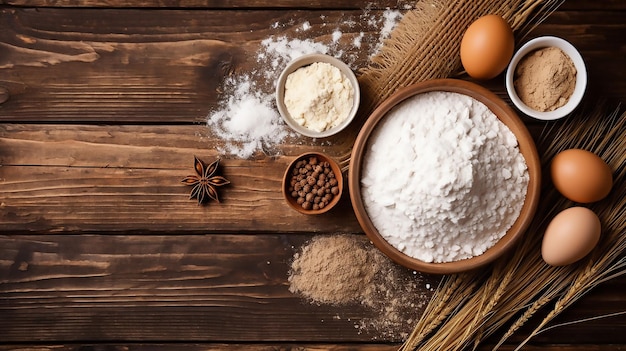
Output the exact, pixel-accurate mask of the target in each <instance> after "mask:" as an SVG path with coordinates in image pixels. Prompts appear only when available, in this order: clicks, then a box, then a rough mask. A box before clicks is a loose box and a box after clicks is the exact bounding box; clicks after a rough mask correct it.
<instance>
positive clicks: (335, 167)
mask: <svg viewBox="0 0 626 351" xmlns="http://www.w3.org/2000/svg"><path fill="white" fill-rule="evenodd" d="M313 156H315V157H317V160H318V162H328V163H329V164H330V168H331V170H332V171H333V173H334V174H335V179H337V187H338V188H339V193H338V194H336V195H335V196H334V197H333V199H332V200H331V201H330V202H329V203H328V205H326V206H324V208H321V209H318V210H312V209H311V210H305V209H304V208H302V206H301V205H300V204H298V203H297V199H296V198H294V197H293V196H291V194H290V192H289V187H290V185H291V184H290V181H291V171H292V169H293V168H294V167H295V165H296V163H297V162H298V161H300V160H303V159H307V158H309V157H313ZM282 188H283V190H282V191H283V196H284V197H285V200H287V203H288V204H289V206H290V207H291V208H293V209H294V210H296V211H298V212H300V213H303V214H307V215H318V214H322V213H325V212H328V211H330V210H331V209H332V208H333V207H335V205H337V203H338V202H339V199H340V198H341V194H342V193H343V175H342V173H341V168H340V167H339V164H338V163H337V162H336V161H335V160H333V159H332V158H331V157H330V156H328V155H326V154H323V153H321V152H307V153H304V154H302V155H300V156H298V157H296V159H295V160H293V161H292V162H291V163H290V164H289V166H288V167H287V169H286V170H285V174H284V176H283V185H282Z"/></svg>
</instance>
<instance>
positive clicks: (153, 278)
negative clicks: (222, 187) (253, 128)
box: [0, 234, 626, 344]
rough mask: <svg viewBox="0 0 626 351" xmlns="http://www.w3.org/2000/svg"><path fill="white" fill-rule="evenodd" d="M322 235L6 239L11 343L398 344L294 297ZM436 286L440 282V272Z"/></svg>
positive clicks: (587, 311) (5, 332)
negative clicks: (309, 249) (306, 254)
mask: <svg viewBox="0 0 626 351" xmlns="http://www.w3.org/2000/svg"><path fill="white" fill-rule="evenodd" d="M310 238H311V235H243V234H238V235H226V234H223V235H159V236H153V235H124V236H117V235H80V236H76V235H45V236H39V235H28V236H16V235H11V236H0V315H2V316H3V318H1V319H0V339H1V340H2V341H3V342H4V343H11V342H14V343H17V342H28V341H33V340H37V341H39V342H55V341H58V340H64V341H67V342H70V341H71V342H76V343H82V342H90V341H94V340H98V341H100V342H107V341H109V342H115V341H117V340H126V341H129V342H130V341H147V342H166V341H169V342H173V341H177V342H185V341H186V342H191V341H194V342H195V341H197V342H226V341H228V342H235V343H237V342H252V343H254V342H255V341H258V340H264V341H266V342H293V341H297V342H331V343H344V342H365V343H367V342H371V341H374V340H375V341H377V342H384V341H392V340H393V338H391V337H389V336H388V335H387V334H385V333H386V332H385V330H384V328H383V329H380V330H368V329H359V328H355V325H358V324H359V321H362V320H365V319H372V318H376V317H377V313H379V312H376V311H374V310H372V309H368V308H365V307H362V306H355V305H337V306H331V305H319V306H318V305H315V304H310V303H307V302H306V301H304V300H302V299H301V298H299V297H298V296H296V295H294V294H292V293H290V292H289V291H288V286H289V283H288V281H287V275H288V273H287V272H288V269H289V262H290V261H291V259H292V257H293V255H294V254H295V252H297V251H298V250H299V248H300V247H301V246H302V245H303V244H304V243H305V242H306V240H309V239H310ZM426 279H427V280H429V281H430V282H431V283H432V284H433V285H434V284H436V283H435V281H436V280H435V279H436V277H430V278H428V277H427V278H426ZM425 283H426V281H422V283H420V284H423V285H422V287H423V288H424V290H423V292H422V293H423V294H428V292H427V291H426V287H425ZM625 288H626V277H622V278H620V279H616V280H612V281H610V282H608V283H606V284H603V285H601V286H600V287H599V288H598V289H597V290H594V291H592V293H590V294H589V295H587V296H585V297H583V298H582V299H581V301H579V303H578V304H577V306H576V308H575V309H571V310H569V311H568V314H566V315H564V316H563V317H564V318H560V319H559V321H560V322H562V321H571V320H576V319H580V318H587V317H590V316H597V315H598V314H608V313H611V312H618V311H624V309H626V296H625V295H624V294H623V291H624V289H625ZM421 298H424V296H416V300H418V299H421ZM407 308H412V307H409V306H407ZM538 315H539V314H538ZM625 323H626V320H625V319H624V316H622V317H614V318H606V319H598V320H595V321H589V322H585V323H580V324H573V325H568V326H566V327H561V328H555V329H553V330H551V331H549V332H546V333H545V334H541V335H540V336H539V337H538V338H537V339H536V340H535V341H534V343H536V342H539V343H541V344H576V343H582V344H591V343H596V344H608V343H617V344H626V336H625V335H624V334H623V333H621V332H620V331H621V330H623V328H624V327H625ZM35 326H36V327H35ZM408 327H409V329H410V326H408ZM527 330H528V328H526V329H523V331H522V332H527ZM381 333H382V334H381ZM523 335H524V334H521V335H518V336H516V337H515V338H513V339H512V341H516V340H517V341H519V340H520V339H521V338H522V337H523ZM396 341H397V340H396Z"/></svg>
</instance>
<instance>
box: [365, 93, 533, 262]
mask: <svg viewBox="0 0 626 351" xmlns="http://www.w3.org/2000/svg"><path fill="white" fill-rule="evenodd" d="M362 174H363V175H362V179H361V187H362V190H361V191H362V195H363V200H364V204H365V208H366V210H367V213H368V215H369V217H370V219H371V221H372V223H373V224H374V226H375V227H376V228H377V230H378V231H379V233H380V234H381V235H382V236H383V237H384V238H385V239H386V240H387V241H388V242H389V243H390V244H391V245H393V246H394V247H396V248H397V249H398V250H400V251H402V252H404V253H405V254H406V255H408V256H410V257H413V258H416V259H419V260H422V261H425V262H452V261H458V260H461V259H466V258H471V257H473V256H478V255H481V254H482V253H484V252H485V251H486V250H487V249H489V248H490V247H492V246H493V245H495V243H496V242H497V241H498V240H499V239H500V238H502V237H503V236H504V234H506V231H507V230H508V229H509V228H510V227H511V226H512V225H513V223H514V222H515V220H516V219H517V217H518V216H519V214H520V212H521V209H522V206H523V204H524V199H525V196H526V190H527V188H528V181H529V176H528V170H527V166H526V162H525V160H524V157H523V156H522V154H521V153H520V151H519V147H518V144H517V140H516V138H515V135H514V134H513V133H512V132H511V131H510V130H509V129H508V127H506V126H505V125H504V123H502V122H501V121H500V120H499V119H498V118H497V117H496V116H495V115H494V114H493V112H491V111H490V110H489V109H488V108H487V107H486V106H485V105H484V104H483V103H481V102H479V101H477V100H475V99H473V98H472V97H469V96H466V95H463V94H458V93H451V92H429V93H423V94H419V95H416V96H413V97H411V98H409V99H407V100H405V101H404V102H403V103H401V104H400V105H398V106H397V107H395V108H394V109H392V110H391V111H390V112H389V113H388V114H387V115H386V116H385V117H384V119H383V120H382V121H381V123H380V125H379V126H378V127H377V128H376V129H375V130H374V132H373V133H372V135H371V136H370V139H369V144H368V146H367V151H366V153H365V155H364V158H363V169H362Z"/></svg>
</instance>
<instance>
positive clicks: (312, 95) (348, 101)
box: [284, 62, 354, 132]
mask: <svg viewBox="0 0 626 351" xmlns="http://www.w3.org/2000/svg"><path fill="white" fill-rule="evenodd" d="M284 100H285V107H287V111H289V115H291V117H292V118H293V119H294V120H295V121H296V123H298V124H299V125H301V126H303V127H305V128H308V129H311V130H314V131H316V132H323V131H325V130H328V129H330V128H333V127H336V126H338V125H339V124H340V123H341V122H343V121H344V120H345V119H346V118H348V115H350V111H351V110H352V105H353V102H354V90H353V89H352V84H351V83H350V80H349V79H348V77H346V76H345V75H344V74H343V73H341V70H339V68H337V67H335V66H333V65H331V64H330V63H326V62H314V63H312V64H310V65H308V66H306V67H302V68H299V69H297V70H296V71H294V72H293V73H291V74H290V75H288V76H287V80H286V81H285V99H284Z"/></svg>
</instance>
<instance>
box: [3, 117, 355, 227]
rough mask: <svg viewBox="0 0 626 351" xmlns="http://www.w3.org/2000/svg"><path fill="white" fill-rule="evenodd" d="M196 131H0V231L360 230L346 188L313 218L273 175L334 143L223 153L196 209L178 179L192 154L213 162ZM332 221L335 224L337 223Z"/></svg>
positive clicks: (331, 150) (332, 151) (338, 148)
mask: <svg viewBox="0 0 626 351" xmlns="http://www.w3.org/2000/svg"><path fill="white" fill-rule="evenodd" d="M205 132H206V127H203V126H125V127H124V126H118V127H115V126H72V125H58V126H46V125H22V126H19V125H9V124H3V125H0V165H2V167H0V179H1V182H0V194H1V195H0V199H2V200H1V204H0V228H1V230H2V231H4V232H37V233H45V232H98V233H102V232H115V233H120V232H153V233H158V232H177V231H179V230H181V228H184V229H185V231H186V232H203V233H204V232H215V231H222V232H223V231H261V232H263V231H274V232H279V233H286V232H331V233H332V232H360V231H361V229H360V226H359V225H358V223H357V221H356V218H355V216H354V213H353V211H352V206H351V204H350V201H349V198H348V196H347V191H346V192H344V195H345V196H344V197H343V198H342V201H341V202H340V204H339V205H338V207H337V208H334V209H333V210H331V211H329V212H328V213H326V214H323V215H320V216H306V215H302V214H300V213H298V212H296V211H294V210H293V209H291V208H289V207H288V205H287V203H286V201H285V200H284V198H283V195H282V192H281V184H282V177H283V174H284V172H285V170H286V168H287V166H288V164H289V162H291V160H293V159H294V158H295V156H296V155H298V154H300V153H303V152H305V151H310V150H312V149H316V150H321V151H325V152H327V153H328V154H329V155H331V156H338V155H340V153H342V152H345V150H346V149H344V147H343V146H342V145H341V144H338V145H332V144H325V145H326V146H319V145H318V146H310V145H306V144H303V145H285V146H281V149H280V152H281V154H283V155H286V156H276V157H266V156H264V155H263V154H261V155H257V157H256V159H253V160H240V159H235V158H230V159H229V158H228V157H224V158H223V160H222V161H221V169H222V170H223V175H224V176H225V177H226V178H227V179H229V180H230V181H231V184H230V185H228V186H226V187H224V188H222V189H220V190H219V193H220V196H221V200H222V203H215V202H213V203H209V204H207V205H206V206H198V205H197V204H196V202H195V201H193V200H189V199H188V194H189V191H190V188H189V187H188V186H185V185H184V184H181V182H180V181H181V180H182V178H184V177H185V176H187V175H190V174H194V169H193V155H198V157H200V158H202V159H204V160H205V161H207V162H208V161H210V160H213V159H216V158H217V157H221V156H222V155H219V154H218V153H217V151H215V147H216V145H215V144H213V145H212V144H211V143H212V142H215V140H214V139H213V141H211V139H206V138H204V137H203V134H204V133H205ZM337 216H340V217H342V218H343V220H342V221H337V220H336V218H337Z"/></svg>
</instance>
